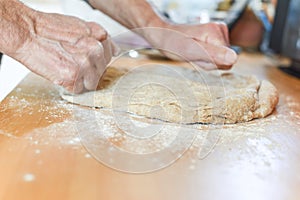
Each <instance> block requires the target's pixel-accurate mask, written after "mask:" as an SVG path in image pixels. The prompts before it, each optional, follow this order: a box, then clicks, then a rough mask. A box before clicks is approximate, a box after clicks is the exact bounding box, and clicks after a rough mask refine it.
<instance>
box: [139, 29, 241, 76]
mask: <svg viewBox="0 0 300 200" xmlns="http://www.w3.org/2000/svg"><path fill="white" fill-rule="evenodd" d="M162 27H163V26H162ZM138 32H142V34H143V35H145V38H147V40H148V41H149V42H150V43H151V44H153V46H154V47H155V48H158V49H160V50H162V52H163V53H164V54H165V55H166V56H167V57H169V58H171V59H174V60H185V61H191V62H193V63H194V64H196V65H198V66H199V67H201V68H204V69H206V70H213V69H230V68H231V67H232V65H233V64H234V63H235V62H236V60H237V55H236V53H235V52H234V51H233V50H231V49H230V48H228V46H229V38H228V29H227V26H226V25H225V24H222V23H207V24H201V25H168V26H166V27H165V28H157V29H155V28H154V29H145V30H142V31H138Z"/></svg>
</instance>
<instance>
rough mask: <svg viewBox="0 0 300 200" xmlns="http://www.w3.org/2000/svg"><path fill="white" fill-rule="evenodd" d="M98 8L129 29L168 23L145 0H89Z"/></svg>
mask: <svg viewBox="0 0 300 200" xmlns="http://www.w3.org/2000/svg"><path fill="white" fill-rule="evenodd" d="M88 1H89V3H90V4H91V5H92V6H93V7H94V8H96V9H98V10H100V11H102V12H103V13H105V14H107V15H108V16H110V17H111V18H113V19H114V20H116V21H118V22H119V23H121V24H122V25H124V26H126V27H127V28H129V29H135V28H143V27H165V26H166V25H167V23H166V22H165V21H164V20H163V19H162V18H161V17H160V16H159V15H158V14H157V13H156V12H155V10H154V9H153V8H152V6H151V5H150V4H149V3H148V2H147V1H145V0H109V1H103V0H88Z"/></svg>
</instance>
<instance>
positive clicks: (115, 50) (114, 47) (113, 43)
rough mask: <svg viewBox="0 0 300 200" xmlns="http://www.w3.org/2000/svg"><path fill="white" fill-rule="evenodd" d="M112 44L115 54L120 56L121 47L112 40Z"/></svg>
mask: <svg viewBox="0 0 300 200" xmlns="http://www.w3.org/2000/svg"><path fill="white" fill-rule="evenodd" d="M111 44H112V49H113V50H112V52H113V56H119V55H120V54H121V48H120V47H119V46H118V45H117V44H116V43H115V42H114V41H111Z"/></svg>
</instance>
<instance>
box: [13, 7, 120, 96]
mask: <svg viewBox="0 0 300 200" xmlns="http://www.w3.org/2000/svg"><path fill="white" fill-rule="evenodd" d="M30 16H31V19H32V21H30V22H29V26H28V28H29V29H30V31H29V32H30V34H29V35H28V37H27V38H26V41H25V42H24V44H22V45H20V46H19V48H18V49H16V50H15V51H14V52H11V53H10V56H12V57H13V58H15V59H16V60H18V61H20V62H21V63H23V64H24V65H25V66H27V67H28V68H29V69H30V70H31V71H33V72H35V73H37V74H39V75H41V76H43V77H44V78H46V79H48V80H50V81H51V82H53V83H55V84H57V85H61V86H63V87H64V88H65V89H67V90H68V91H69V92H72V93H80V92H83V91H84V90H94V89H96V87H97V84H98V81H99V79H100V77H101V75H102V74H103V72H104V71H105V68H106V66H107V65H108V63H109V62H110V60H111V57H112V56H114V55H116V53H117V51H118V48H117V47H116V46H115V45H114V43H113V42H112V41H111V40H110V38H109V36H108V34H107V32H106V31H105V30H104V29H103V28H102V27H101V26H99V25H98V24H96V23H93V22H84V21H82V20H80V19H78V18H75V17H70V16H64V15H60V14H48V13H42V12H37V11H32V13H31V14H30Z"/></svg>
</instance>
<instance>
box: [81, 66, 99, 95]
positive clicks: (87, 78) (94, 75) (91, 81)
mask: <svg viewBox="0 0 300 200" xmlns="http://www.w3.org/2000/svg"><path fill="white" fill-rule="evenodd" d="M100 75H101V74H99V72H98V70H97V68H96V66H94V67H90V68H89V69H88V70H87V71H86V72H85V75H84V78H83V83H84V87H85V88H86V89H87V90H95V89H96V88H97V86H98V83H99V80H100Z"/></svg>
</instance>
